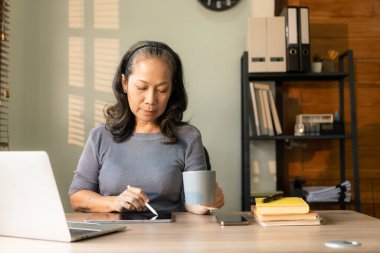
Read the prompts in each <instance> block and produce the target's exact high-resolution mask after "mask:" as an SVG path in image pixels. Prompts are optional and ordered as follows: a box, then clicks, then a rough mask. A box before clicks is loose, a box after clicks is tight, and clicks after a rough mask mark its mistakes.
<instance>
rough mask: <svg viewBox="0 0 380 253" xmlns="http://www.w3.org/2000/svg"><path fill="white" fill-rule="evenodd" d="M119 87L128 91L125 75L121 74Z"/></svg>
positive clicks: (125, 91)
mask: <svg viewBox="0 0 380 253" xmlns="http://www.w3.org/2000/svg"><path fill="white" fill-rule="evenodd" d="M121 88H122V89H123V91H124V93H127V92H128V83H127V80H126V79H125V75H124V74H121Z"/></svg>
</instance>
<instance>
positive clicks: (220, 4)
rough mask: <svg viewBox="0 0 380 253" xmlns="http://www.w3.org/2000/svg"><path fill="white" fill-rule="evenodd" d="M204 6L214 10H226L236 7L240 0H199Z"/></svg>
mask: <svg viewBox="0 0 380 253" xmlns="http://www.w3.org/2000/svg"><path fill="white" fill-rule="evenodd" d="M198 1H199V2H200V3H201V4H202V5H203V6H204V7H206V8H207V9H209V10H212V11H225V10H228V9H231V8H232V7H234V6H235V5H236V4H237V3H238V2H239V1H240V0H198Z"/></svg>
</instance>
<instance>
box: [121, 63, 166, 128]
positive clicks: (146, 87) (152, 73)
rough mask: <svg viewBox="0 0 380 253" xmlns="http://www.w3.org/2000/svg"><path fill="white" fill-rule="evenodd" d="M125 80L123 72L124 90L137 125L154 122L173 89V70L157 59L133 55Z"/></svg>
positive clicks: (163, 108)
mask: <svg viewBox="0 0 380 253" xmlns="http://www.w3.org/2000/svg"><path fill="white" fill-rule="evenodd" d="M134 61H135V63H134V65H133V71H132V74H131V75H129V78H128V80H125V77H124V75H123V78H122V85H123V90H124V91H126V92H127V95H128V101H129V106H130V108H131V111H132V113H133V114H134V115H135V117H136V128H138V127H139V126H143V125H146V124H153V125H157V124H156V120H157V118H158V117H160V116H161V115H162V114H163V113H164V111H165V109H166V105H167V103H168V101H169V98H170V94H171V91H172V75H173V73H172V69H171V68H170V66H169V65H168V64H167V63H166V62H165V61H163V60H161V59H159V58H148V57H143V56H139V57H137V58H135V60H134Z"/></svg>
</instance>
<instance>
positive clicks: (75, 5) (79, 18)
mask: <svg viewBox="0 0 380 253" xmlns="http://www.w3.org/2000/svg"><path fill="white" fill-rule="evenodd" d="M69 27H70V28H83V27H84V0H69Z"/></svg>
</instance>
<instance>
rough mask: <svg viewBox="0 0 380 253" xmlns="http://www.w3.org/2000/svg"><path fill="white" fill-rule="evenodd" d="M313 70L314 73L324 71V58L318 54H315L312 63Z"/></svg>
mask: <svg viewBox="0 0 380 253" xmlns="http://www.w3.org/2000/svg"><path fill="white" fill-rule="evenodd" d="M311 72H314V73H320V72H322V58H321V57H320V56H319V55H318V54H315V55H314V56H313V63H312V64H311Z"/></svg>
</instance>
